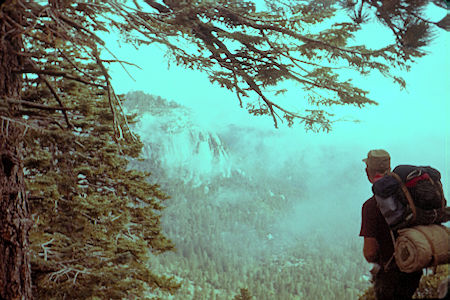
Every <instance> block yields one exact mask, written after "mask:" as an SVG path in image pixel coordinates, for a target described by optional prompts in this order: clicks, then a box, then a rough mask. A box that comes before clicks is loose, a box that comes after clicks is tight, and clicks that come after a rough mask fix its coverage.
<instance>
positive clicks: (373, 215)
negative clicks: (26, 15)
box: [359, 150, 422, 300]
mask: <svg viewBox="0 0 450 300" xmlns="http://www.w3.org/2000/svg"><path fill="white" fill-rule="evenodd" d="M390 160H391V158H390V156H389V153H388V152H387V151H385V150H371V151H369V153H368V154H367V158H365V159H363V161H364V162H365V163H366V174H367V178H368V179H369V181H370V182H371V183H372V184H373V183H375V182H376V181H377V180H379V179H381V178H382V177H383V176H384V174H386V173H387V172H389V171H390V170H391V167H390ZM359 235H360V236H362V237H364V247H363V254H364V257H365V259H366V260H367V261H368V262H369V263H373V264H374V268H373V269H372V271H371V273H372V276H373V278H372V281H373V283H374V290H375V295H376V299H377V300H394V299H395V300H397V299H411V297H412V296H413V294H414V292H415V290H416V289H417V287H418V286H419V282H420V278H421V276H422V270H420V271H417V272H413V273H403V272H401V271H400V270H399V269H398V267H397V265H396V263H395V259H393V253H394V243H393V237H392V236H391V232H390V230H389V226H388V224H387V223H386V220H385V218H384V217H383V215H382V214H381V211H380V209H379V208H378V206H377V202H376V200H375V197H374V196H372V197H371V198H370V199H369V200H367V201H366V202H365V203H364V204H363V206H362V220H361V232H360V234H359Z"/></svg>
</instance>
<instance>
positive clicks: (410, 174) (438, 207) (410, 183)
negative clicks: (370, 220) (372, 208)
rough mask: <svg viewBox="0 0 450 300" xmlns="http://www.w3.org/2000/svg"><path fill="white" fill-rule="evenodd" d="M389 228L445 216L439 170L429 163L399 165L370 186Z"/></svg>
mask: <svg viewBox="0 0 450 300" xmlns="http://www.w3.org/2000/svg"><path fill="white" fill-rule="evenodd" d="M372 191H373V193H374V195H375V200H376V202H377V205H378V207H379V209H380V211H381V214H382V215H383V216H384V218H385V219H386V222H387V223H388V225H389V228H390V229H391V230H394V231H396V230H398V229H401V228H406V227H411V226H416V225H429V224H440V223H443V222H447V221H448V220H449V213H448V209H447V208H446V205H447V201H446V200H445V197H444V191H443V189H442V184H441V173H439V171H438V170H436V169H434V168H432V167H429V166H412V165H399V166H397V167H395V168H394V170H393V171H392V172H389V173H387V174H386V175H385V176H384V177H383V178H381V179H379V180H378V181H377V182H375V183H374V184H373V186H372Z"/></svg>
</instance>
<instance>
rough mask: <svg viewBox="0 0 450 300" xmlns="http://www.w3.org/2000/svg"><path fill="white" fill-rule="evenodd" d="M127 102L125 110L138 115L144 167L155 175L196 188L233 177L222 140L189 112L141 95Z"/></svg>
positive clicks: (179, 106) (131, 96)
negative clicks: (203, 126) (222, 178)
mask: <svg viewBox="0 0 450 300" xmlns="http://www.w3.org/2000/svg"><path fill="white" fill-rule="evenodd" d="M126 98H127V101H126V109H127V110H128V111H129V112H132V113H137V114H138V115H139V121H138V122H137V123H136V124H135V125H134V126H135V127H134V129H135V131H136V132H137V133H138V134H139V135H140V137H141V139H142V142H143V143H144V148H143V158H144V160H145V165H146V166H148V170H149V171H151V172H152V173H153V174H154V175H155V174H159V175H163V176H164V177H165V178H166V179H175V180H177V181H180V180H181V181H182V182H183V183H186V184H190V185H192V186H194V187H195V186H199V185H201V184H208V183H209V182H210V181H211V180H213V179H216V178H217V177H229V176H231V162H230V159H229V155H228V153H227V151H226V149H225V147H224V145H223V143H222V141H221V140H220V138H219V136H218V135H217V134H215V133H214V132H211V131H209V130H208V129H206V128H202V127H201V126H200V125H199V124H197V123H196V122H195V120H194V118H193V114H192V112H191V111H190V110H189V109H188V108H186V107H184V106H181V105H178V104H176V103H173V102H168V101H166V100H163V99H161V98H159V97H153V96H150V95H146V94H144V93H142V92H133V93H128V94H127V95H126Z"/></svg>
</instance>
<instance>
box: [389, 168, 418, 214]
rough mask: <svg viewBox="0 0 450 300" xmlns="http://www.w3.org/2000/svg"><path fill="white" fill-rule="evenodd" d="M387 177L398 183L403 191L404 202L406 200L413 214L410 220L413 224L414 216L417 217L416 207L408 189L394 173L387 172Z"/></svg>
mask: <svg viewBox="0 0 450 300" xmlns="http://www.w3.org/2000/svg"><path fill="white" fill-rule="evenodd" d="M387 174H388V175H390V176H392V177H394V178H395V179H396V180H397V181H398V182H399V183H400V187H401V189H402V191H403V194H404V195H405V197H406V200H408V203H409V207H410V208H411V211H412V214H413V218H412V220H411V221H412V222H414V221H415V220H416V216H417V212H416V205H415V204H414V201H413V199H412V197H411V194H410V193H409V191H408V188H407V187H406V186H405V183H404V182H403V180H402V179H401V178H400V176H398V174H397V173H394V172H388V173H387Z"/></svg>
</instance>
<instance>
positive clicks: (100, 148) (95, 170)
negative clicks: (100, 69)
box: [24, 61, 178, 299]
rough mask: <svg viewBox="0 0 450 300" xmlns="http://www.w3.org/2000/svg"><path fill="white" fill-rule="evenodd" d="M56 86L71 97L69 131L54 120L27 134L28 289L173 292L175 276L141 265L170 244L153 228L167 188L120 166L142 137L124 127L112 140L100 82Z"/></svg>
mask: <svg viewBox="0 0 450 300" xmlns="http://www.w3.org/2000/svg"><path fill="white" fill-rule="evenodd" d="M54 63H55V64H58V63H57V62H56V61H55V62H54ZM54 85H55V86H56V88H58V89H62V90H64V91H65V97H66V98H67V99H70V105H71V108H72V109H71V110H70V111H69V112H68V116H69V117H70V119H71V123H72V125H73V129H72V130H71V131H67V130H64V129H62V128H60V127H59V126H58V125H57V124H52V125H50V126H49V128H47V129H46V130H33V131H32V132H31V133H30V134H28V135H27V136H26V139H25V144H26V147H25V149H26V150H25V159H24V168H25V175H26V176H25V177H26V179H27V182H28V190H29V192H30V193H31V196H30V199H29V204H30V211H31V214H32V219H33V224H34V226H33V227H32V229H31V231H30V244H31V265H32V281H33V284H34V288H35V289H34V296H35V297H36V298H38V299H64V298H65V299H89V298H92V297H98V298H99V299H122V298H126V297H136V298H140V299H141V298H144V295H146V292H149V291H150V289H155V288H158V289H160V290H163V291H169V292H173V291H174V290H176V288H177V287H178V284H177V283H175V282H173V281H172V280H171V279H169V278H165V277H163V276H157V275H155V274H153V273H152V272H151V270H150V268H149V267H148V265H147V263H146V262H147V261H148V257H149V255H150V252H152V253H161V252H164V251H167V250H170V249H172V247H173V246H172V244H171V243H170V242H169V241H168V240H167V239H166V238H165V237H164V236H163V235H162V234H161V233H160V231H161V228H160V220H159V218H160V211H161V209H162V201H163V200H164V199H166V198H167V196H166V195H165V194H164V193H162V192H161V191H160V190H159V188H158V187H157V186H155V185H150V184H149V183H147V182H146V180H145V178H146V176H145V174H144V173H142V172H138V171H136V170H129V169H128V168H127V165H128V159H127V158H135V157H137V156H138V155H139V153H140V150H141V146H142V144H141V143H140V142H139V141H138V140H137V139H133V138H131V137H129V135H130V134H131V133H130V132H129V131H124V132H123V134H124V136H125V138H126V139H125V140H127V141H128V142H125V140H120V141H118V142H116V141H114V139H113V137H114V126H113V122H114V116H113V114H112V112H111V109H110V107H109V102H108V99H107V97H106V96H105V95H104V92H103V91H102V90H99V89H98V88H87V87H86V86H84V85H83V84H81V83H74V82H71V81H69V80H67V79H64V80H59V81H57V82H56V83H54ZM43 92H44V91H42V90H41V86H40V85H38V86H37V88H34V85H32V86H29V87H28V88H27V89H26V94H25V95H27V96H32V94H35V95H36V94H41V97H40V100H39V101H40V102H41V103H42V104H45V103H47V102H51V101H52V99H51V98H50V99H49V98H47V97H45V96H42V93H43ZM50 117H52V118H55V119H58V117H57V115H55V116H51V115H50ZM118 122H119V125H122V124H120V122H124V119H123V118H121V119H119V121H118ZM147 294H148V293H147Z"/></svg>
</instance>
